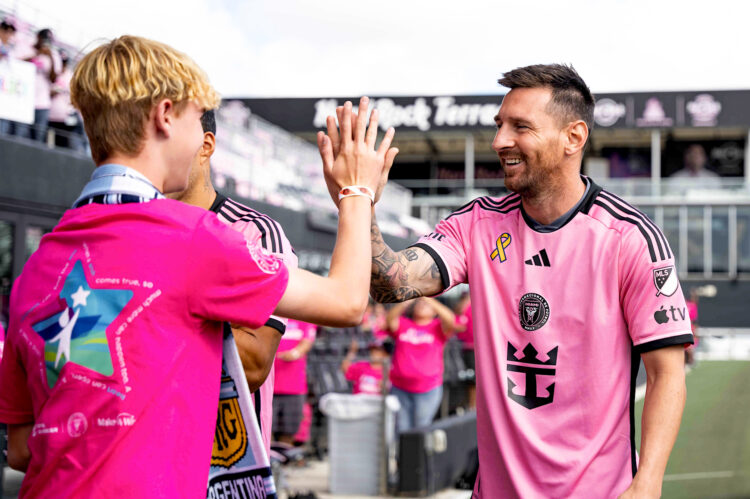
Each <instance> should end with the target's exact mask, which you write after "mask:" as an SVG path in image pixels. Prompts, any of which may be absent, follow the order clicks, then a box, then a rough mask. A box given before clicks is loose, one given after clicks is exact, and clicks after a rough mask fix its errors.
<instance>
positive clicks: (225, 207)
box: [216, 198, 292, 253]
mask: <svg viewBox="0 0 750 499" xmlns="http://www.w3.org/2000/svg"><path fill="white" fill-rule="evenodd" d="M216 214H217V215H218V216H219V218H220V219H222V220H223V221H224V222H225V223H227V224H229V225H230V226H231V227H232V229H234V230H236V231H238V232H241V233H242V234H243V235H244V236H245V237H246V238H249V239H255V238H259V239H260V244H261V246H263V248H264V249H266V250H268V251H271V252H273V253H285V252H288V251H292V249H291V245H290V244H289V240H288V239H287V237H286V234H285V233H284V229H283V228H282V227H281V224H279V223H278V222H277V221H276V220H274V219H273V218H271V217H270V216H268V215H266V214H265V213H261V212H260V211H258V210H255V209H253V208H250V207H249V206H247V205H244V204H242V203H239V202H237V201H235V200H233V199H231V198H226V199H225V200H224V202H223V203H221V205H220V206H219V207H218V208H217V209H216Z"/></svg>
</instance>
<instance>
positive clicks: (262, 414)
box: [211, 193, 298, 451]
mask: <svg viewBox="0 0 750 499" xmlns="http://www.w3.org/2000/svg"><path fill="white" fill-rule="evenodd" d="M211 211H213V212H215V213H216V214H217V215H218V217H219V220H221V221H222V222H224V223H225V224H227V225H229V226H230V227H231V228H232V229H234V230H236V231H237V232H239V233H241V234H242V235H243V236H244V237H245V239H246V240H247V241H251V242H254V243H256V244H259V245H260V246H261V247H262V248H263V249H264V250H266V251H267V252H270V253H273V254H274V255H276V257H277V258H279V259H280V260H282V261H283V262H284V264H285V265H286V266H287V268H296V267H297V263H298V262H297V255H295V254H294V249H293V248H292V245H291V243H290V242H289V240H288V239H287V237H286V234H284V229H282V228H281V225H279V224H278V223H277V222H276V221H275V220H274V219H272V218H271V217H269V216H268V215H264V214H263V213H260V212H259V211H255V210H253V209H252V208H249V207H247V206H245V205H243V204H240V203H238V202H237V201H235V200H233V199H229V198H227V197H226V196H223V195H222V194H219V193H217V195H216V200H215V201H214V203H213V205H211ZM286 323H287V319H284V318H282V317H276V316H273V315H272V316H271V317H270V318H269V319H268V321H267V322H266V324H265V325H266V326H270V327H272V328H274V329H276V330H278V331H279V332H280V333H281V334H282V335H283V334H284V331H285V330H286ZM274 377H275V369H274V366H273V365H272V366H271V371H270V372H269V373H268V377H267V378H266V381H265V382H264V383H263V384H262V385H261V386H260V388H259V389H258V390H257V391H256V392H255V393H252V394H251V397H252V398H253V403H254V404H255V408H256V416H257V418H258V424H260V433H261V436H262V437H263V443H264V444H265V446H266V451H270V450H271V438H272V436H273V435H272V432H271V428H272V419H273V385H274Z"/></svg>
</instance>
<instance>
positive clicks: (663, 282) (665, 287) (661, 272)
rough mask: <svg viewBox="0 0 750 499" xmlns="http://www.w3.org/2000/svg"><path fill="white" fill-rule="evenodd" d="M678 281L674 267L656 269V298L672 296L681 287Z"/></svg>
mask: <svg viewBox="0 0 750 499" xmlns="http://www.w3.org/2000/svg"><path fill="white" fill-rule="evenodd" d="M679 284H680V283H679V282H678V281H677V273H676V272H675V271H674V265H670V266H669V267H662V268H660V269H654V286H656V296H659V295H664V296H672V295H673V294H674V293H675V291H677V287H678V286H679Z"/></svg>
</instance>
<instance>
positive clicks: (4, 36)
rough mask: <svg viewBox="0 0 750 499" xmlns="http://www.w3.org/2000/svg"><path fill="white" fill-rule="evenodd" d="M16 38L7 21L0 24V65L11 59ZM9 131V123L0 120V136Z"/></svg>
mask: <svg viewBox="0 0 750 499" xmlns="http://www.w3.org/2000/svg"><path fill="white" fill-rule="evenodd" d="M15 37H16V27H15V25H14V24H13V23H12V22H11V21H10V20H8V19H3V20H2V22H0V63H3V62H4V61H7V60H9V59H10V58H11V57H13V49H14V45H13V42H14V39H15ZM10 131H11V122H10V121H8V120H3V119H0V135H5V134H8V133H10Z"/></svg>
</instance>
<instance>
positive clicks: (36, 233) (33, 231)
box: [26, 225, 50, 260]
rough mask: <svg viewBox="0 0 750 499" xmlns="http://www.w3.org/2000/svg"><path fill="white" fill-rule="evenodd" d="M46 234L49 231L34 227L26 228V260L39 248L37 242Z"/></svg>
mask: <svg viewBox="0 0 750 499" xmlns="http://www.w3.org/2000/svg"><path fill="white" fill-rule="evenodd" d="M47 232H50V229H47V228H45V227H38V226H36V225H29V226H27V227H26V260H28V259H29V257H30V256H31V255H32V254H33V253H34V252H35V251H36V250H37V249H38V248H39V242H40V241H41V240H42V236H43V235H45V234H46V233H47Z"/></svg>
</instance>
